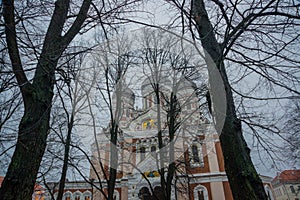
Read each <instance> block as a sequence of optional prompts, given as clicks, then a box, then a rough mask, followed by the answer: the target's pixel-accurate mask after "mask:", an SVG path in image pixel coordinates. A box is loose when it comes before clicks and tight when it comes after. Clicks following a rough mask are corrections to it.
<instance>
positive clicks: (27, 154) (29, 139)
mask: <svg viewBox="0 0 300 200" xmlns="http://www.w3.org/2000/svg"><path fill="white" fill-rule="evenodd" d="M130 3H132V2H131V1H124V2H119V3H115V2H114V3H112V2H105V1H101V2H100V3H99V7H98V5H97V6H96V2H95V4H94V3H92V1H91V0H85V1H83V2H80V3H79V2H75V1H69V0H67V1H64V0H58V1H55V2H48V1H45V2H44V1H43V2H36V1H22V2H14V1H3V17H4V22H5V37H6V46H7V48H8V52H9V57H10V61H11V65H12V69H13V73H14V75H15V77H16V80H17V83H18V86H19V89H20V91H21V94H22V99H23V104H24V114H23V117H22V120H21V122H20V125H19V130H18V140H17V144H16V148H15V151H14V154H13V156H12V159H11V162H10V165H9V167H8V171H7V173H6V176H5V179H4V181H3V184H2V187H1V190H0V194H1V195H0V199H31V195H32V191H33V187H34V184H35V181H36V178H37V173H38V169H39V166H40V162H41V160H42V157H43V154H44V151H45V147H46V145H47V142H46V141H47V136H48V133H49V120H50V113H51V107H52V98H53V93H54V84H55V71H56V67H57V64H58V61H59V59H60V57H61V56H62V54H63V53H64V51H65V49H66V48H67V47H68V46H69V44H70V43H71V41H72V40H73V39H74V37H75V36H76V35H78V33H85V32H86V31H88V30H90V29H91V28H92V27H94V26H96V25H97V24H98V23H99V21H100V23H101V24H102V25H103V26H102V27H103V28H104V21H106V22H107V23H112V21H113V16H115V15H117V14H120V11H121V10H122V11H124V12H125V10H124V9H123V8H124V7H126V6H127V5H128V4H130ZM91 4H93V8H94V11H95V12H93V13H89V12H88V11H89V10H90V7H91ZM99 11H101V12H99ZM49 13H52V14H49ZM87 18H88V20H86V19H87ZM97 20H99V21H97ZM33 21H34V22H33ZM45 22H46V27H47V28H45ZM15 191H20V192H15Z"/></svg>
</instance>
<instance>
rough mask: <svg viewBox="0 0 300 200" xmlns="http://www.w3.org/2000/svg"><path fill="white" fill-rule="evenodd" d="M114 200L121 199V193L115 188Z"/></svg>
mask: <svg viewBox="0 0 300 200" xmlns="http://www.w3.org/2000/svg"><path fill="white" fill-rule="evenodd" d="M114 200H120V193H119V191H118V190H114Z"/></svg>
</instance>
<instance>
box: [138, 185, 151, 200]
mask: <svg viewBox="0 0 300 200" xmlns="http://www.w3.org/2000/svg"><path fill="white" fill-rule="evenodd" d="M138 196H139V198H140V199H142V200H148V199H151V193H150V191H149V188H147V187H142V188H141V189H140V191H139V194H138Z"/></svg>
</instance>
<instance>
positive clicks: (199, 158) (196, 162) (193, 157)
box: [189, 142, 204, 167]
mask: <svg viewBox="0 0 300 200" xmlns="http://www.w3.org/2000/svg"><path fill="white" fill-rule="evenodd" d="M189 161H190V166H191V167H203V166H204V160H203V154H202V146H201V144H200V143H199V142H193V143H192V145H191V147H190V148H189Z"/></svg>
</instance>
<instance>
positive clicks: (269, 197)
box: [264, 185, 274, 200]
mask: <svg viewBox="0 0 300 200" xmlns="http://www.w3.org/2000/svg"><path fill="white" fill-rule="evenodd" d="M264 188H265V192H266V194H267V197H268V198H267V199H268V200H274V197H273V192H272V189H271V188H270V187H269V186H268V185H265V187H264Z"/></svg>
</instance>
